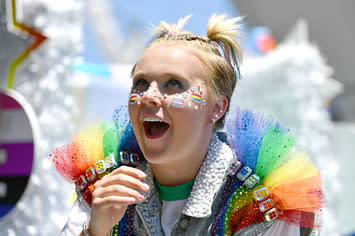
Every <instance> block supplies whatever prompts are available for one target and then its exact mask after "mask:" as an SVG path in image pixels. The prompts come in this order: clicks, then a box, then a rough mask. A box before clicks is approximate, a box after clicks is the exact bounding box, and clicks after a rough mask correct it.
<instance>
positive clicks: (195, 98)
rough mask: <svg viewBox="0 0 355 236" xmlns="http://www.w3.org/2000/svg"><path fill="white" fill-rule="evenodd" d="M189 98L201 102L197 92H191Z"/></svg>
mask: <svg viewBox="0 0 355 236" xmlns="http://www.w3.org/2000/svg"><path fill="white" fill-rule="evenodd" d="M191 99H192V101H194V102H197V103H200V102H201V95H200V94H197V93H192V94H191Z"/></svg>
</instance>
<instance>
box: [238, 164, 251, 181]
mask: <svg viewBox="0 0 355 236" xmlns="http://www.w3.org/2000/svg"><path fill="white" fill-rule="evenodd" d="M252 172H253V170H252V169H251V168H250V167H249V166H244V167H243V169H241V170H240V171H239V172H238V174H237V178H238V179H240V180H241V181H244V180H245V179H246V178H248V176H249V175H250V174H251V173H252Z"/></svg>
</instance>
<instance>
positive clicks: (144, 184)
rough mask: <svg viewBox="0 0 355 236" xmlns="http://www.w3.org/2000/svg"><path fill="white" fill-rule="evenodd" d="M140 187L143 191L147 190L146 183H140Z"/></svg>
mask: <svg viewBox="0 0 355 236" xmlns="http://www.w3.org/2000/svg"><path fill="white" fill-rule="evenodd" d="M142 189H143V191H148V190H149V185H148V184H146V183H143V184H142Z"/></svg>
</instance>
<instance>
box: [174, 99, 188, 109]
mask: <svg viewBox="0 0 355 236" xmlns="http://www.w3.org/2000/svg"><path fill="white" fill-rule="evenodd" d="M172 103H173V107H176V108H184V107H185V105H184V99H181V98H173V102H172Z"/></svg>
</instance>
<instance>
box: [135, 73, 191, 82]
mask: <svg viewBox="0 0 355 236" xmlns="http://www.w3.org/2000/svg"><path fill="white" fill-rule="evenodd" d="M155 74H156V73H145V72H140V71H137V72H136V73H134V74H133V76H132V79H133V78H135V77H138V78H139V77H144V78H147V79H151V78H154V77H156V76H157V75H155ZM158 76H159V77H164V78H165V77H174V78H176V79H181V80H184V81H186V82H189V81H190V80H189V79H188V77H187V76H185V75H184V74H182V73H175V72H166V73H159V75H158Z"/></svg>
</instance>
